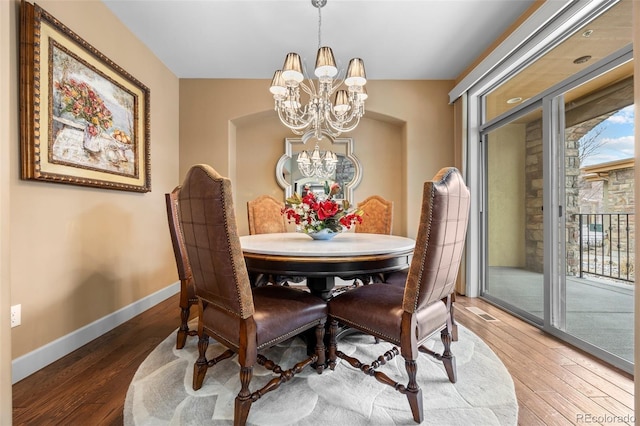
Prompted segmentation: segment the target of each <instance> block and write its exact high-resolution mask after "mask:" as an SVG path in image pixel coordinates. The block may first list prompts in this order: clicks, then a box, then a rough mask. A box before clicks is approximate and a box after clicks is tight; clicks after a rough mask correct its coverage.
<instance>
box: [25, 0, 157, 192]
mask: <svg viewBox="0 0 640 426" xmlns="http://www.w3.org/2000/svg"><path fill="white" fill-rule="evenodd" d="M149 97H150V92H149V89H148V88H147V87H145V86H144V85H143V84H142V83H140V82H139V81H138V80H136V79H135V78H134V77H133V76H131V75H130V74H129V73H127V72H126V71H125V70H124V69H122V68H121V67H120V66H118V65H116V64H115V63H114V62H113V61H111V60H110V59H109V58H107V57H106V56H105V55H103V54H102V53H100V52H99V51H98V50H97V49H96V48H94V47H93V46H91V45H90V44H89V43H87V42H86V41H85V40H83V39H82V38H81V37H80V36H78V35H77V34H76V33H74V32H73V31H71V30H70V29H69V28H67V27H66V26H65V25H63V24H62V23H61V22H60V21H58V20H57V19H56V18H54V17H53V16H51V15H50V14H49V13H47V12H46V11H45V10H43V9H42V8H41V7H39V6H38V5H34V4H31V3H27V2H25V1H23V2H22V3H21V28H20V103H21V104H20V131H21V134H20V142H21V158H22V164H21V166H22V168H21V177H22V179H29V180H41V181H47V182H58V183H68V184H74V185H82V186H91V187H97V188H107V189H118V190H124V191H136V192H149V191H151V167H150V166H151V164H150V162H151V160H150V153H149V148H150V128H149V121H150V120H149V117H150V103H149V102H150V101H149Z"/></svg>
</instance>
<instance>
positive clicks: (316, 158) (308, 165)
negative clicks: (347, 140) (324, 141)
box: [296, 142, 338, 179]
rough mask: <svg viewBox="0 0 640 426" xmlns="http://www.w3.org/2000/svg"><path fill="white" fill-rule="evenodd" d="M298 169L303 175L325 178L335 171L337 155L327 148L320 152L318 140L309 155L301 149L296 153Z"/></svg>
mask: <svg viewBox="0 0 640 426" xmlns="http://www.w3.org/2000/svg"><path fill="white" fill-rule="evenodd" d="M296 161H297V162H298V170H300V173H302V176H304V177H307V178H308V177H314V176H315V177H316V178H319V179H326V178H328V177H331V176H333V173H334V172H335V171H336V164H338V156H337V155H336V154H335V153H334V152H331V151H329V150H327V151H325V152H324V154H322V153H321V152H320V148H319V147H318V142H316V147H315V148H314V150H313V152H312V153H311V155H309V153H308V152H307V151H302V152H301V153H300V154H298V159H297V160H296Z"/></svg>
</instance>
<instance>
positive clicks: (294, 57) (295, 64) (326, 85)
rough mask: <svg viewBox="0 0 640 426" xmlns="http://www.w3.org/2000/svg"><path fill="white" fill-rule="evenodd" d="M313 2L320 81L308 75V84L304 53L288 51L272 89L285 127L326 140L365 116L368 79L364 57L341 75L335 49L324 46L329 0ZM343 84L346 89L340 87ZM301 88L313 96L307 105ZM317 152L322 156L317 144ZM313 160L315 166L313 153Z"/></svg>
mask: <svg viewBox="0 0 640 426" xmlns="http://www.w3.org/2000/svg"><path fill="white" fill-rule="evenodd" d="M311 4H312V5H313V6H314V7H316V8H318V55H317V57H316V67H315V70H314V74H315V76H316V77H317V81H313V80H312V79H311V78H310V77H307V83H306V84H305V83H304V78H305V75H304V74H303V67H302V61H301V59H300V55H298V54H297V53H288V54H287V56H286V58H285V61H284V65H283V67H282V69H281V70H277V71H276V72H275V74H274V76H273V80H272V82H271V87H270V89H269V91H270V92H271V93H272V94H273V98H274V99H275V110H276V111H277V112H278V117H280V121H282V123H283V124H284V125H285V126H287V127H288V128H290V129H291V130H292V131H293V133H295V134H296V135H303V134H306V133H313V135H314V136H315V137H316V139H322V136H323V133H326V134H328V135H331V136H333V137H336V136H338V135H340V133H342V132H349V131H351V130H353V129H355V128H356V126H357V125H358V123H359V122H360V117H362V116H363V115H364V101H365V100H366V99H367V92H366V90H365V87H364V85H365V84H366V83H367V78H366V76H365V71H364V62H363V61H362V59H360V58H353V59H351V60H350V61H349V66H348V68H347V72H346V75H345V77H344V80H341V79H339V78H338V74H339V73H338V68H337V67H336V61H335V58H334V56H333V51H332V50H331V48H330V47H327V46H322V32H321V28H322V12H321V11H322V7H323V6H325V5H326V4H327V0H311ZM343 84H344V86H345V88H343V89H340V88H341V87H342V86H343ZM300 88H302V90H303V91H304V92H305V93H307V95H308V96H309V100H308V103H307V104H306V105H303V104H302V101H301V98H300ZM338 89H339V90H338ZM334 93H335V96H333V95H334ZM332 97H333V100H332ZM316 151H317V153H318V156H320V152H319V150H317V147H316ZM316 151H314V154H315V153H316ZM334 155H335V154H334ZM310 161H311V165H312V166H313V161H314V159H313V154H312V155H311V160H310ZM325 164H326V162H325ZM334 168H335V165H334Z"/></svg>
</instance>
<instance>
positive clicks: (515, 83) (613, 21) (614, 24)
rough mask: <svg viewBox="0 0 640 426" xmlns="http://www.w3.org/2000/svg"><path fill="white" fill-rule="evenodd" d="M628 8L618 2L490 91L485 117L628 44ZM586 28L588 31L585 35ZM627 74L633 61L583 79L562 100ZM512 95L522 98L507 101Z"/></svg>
mask: <svg viewBox="0 0 640 426" xmlns="http://www.w3.org/2000/svg"><path fill="white" fill-rule="evenodd" d="M631 9H632V0H623V1H621V2H619V3H618V4H616V5H615V6H613V7H612V8H611V9H609V10H608V11H607V12H606V13H604V14H602V15H601V16H599V17H598V18H596V19H595V20H593V21H592V22H590V23H589V24H587V25H585V26H584V27H582V28H580V29H579V30H578V31H576V32H575V33H574V34H573V35H571V36H570V37H569V38H567V39H566V40H565V41H563V42H562V43H560V44H559V45H558V46H556V47H555V48H554V49H552V50H550V51H549V52H548V53H546V54H545V55H544V56H543V57H541V58H540V59H538V60H537V61H536V62H534V63H532V64H530V65H529V66H528V67H527V68H526V69H525V70H523V71H522V72H521V73H519V74H517V75H515V76H514V77H513V78H511V79H510V80H509V81H507V82H506V83H504V84H502V85H501V86H500V87H498V88H497V89H496V90H494V91H493V92H492V93H490V94H489V96H488V97H487V109H488V113H487V117H488V119H492V118H495V117H497V116H499V115H500V114H502V113H504V112H506V111H508V110H509V109H511V108H513V107H515V106H517V105H518V104H519V103H520V102H524V101H526V100H527V99H529V98H531V97H533V96H535V95H537V94H539V93H541V92H543V91H545V90H546V89H549V88H550V87H552V86H554V85H555V84H557V83H559V82H561V81H562V80H564V79H566V78H568V77H570V76H571V75H574V74H576V73H578V72H579V71H581V70H582V69H584V68H586V67H588V66H590V65H592V64H594V63H595V62H597V61H599V60H600V59H603V58H605V57H607V56H608V55H610V54H612V53H614V52H616V51H617V50H619V49H621V48H623V47H625V46H627V45H628V44H631V42H632V10H631ZM587 31H591V33H590V35H589V36H588V37H585V33H586V32H587ZM587 34H588V33H587ZM584 56H591V58H590V59H589V60H588V61H587V62H584V63H579V64H576V63H574V61H575V60H576V59H577V58H580V57H584ZM630 76H633V64H632V63H627V64H625V65H622V66H620V67H618V68H617V69H615V70H613V71H611V72H609V73H607V74H606V75H605V76H603V77H600V78H598V79H595V80H592V81H590V82H587V83H586V84H583V85H582V86H580V87H579V88H576V89H574V90H572V91H571V92H569V93H567V94H566V95H565V102H567V103H570V102H572V101H575V100H577V99H579V98H581V97H582V96H585V95H586V94H588V93H591V92H593V91H595V90H597V89H600V88H602V87H607V86H609V85H611V84H614V83H616V82H619V81H622V80H624V79H626V78H628V77H630ZM514 98H521V99H522V100H521V101H520V102H517V103H507V101H508V100H510V99H514Z"/></svg>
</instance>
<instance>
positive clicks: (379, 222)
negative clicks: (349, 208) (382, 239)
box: [356, 195, 393, 235]
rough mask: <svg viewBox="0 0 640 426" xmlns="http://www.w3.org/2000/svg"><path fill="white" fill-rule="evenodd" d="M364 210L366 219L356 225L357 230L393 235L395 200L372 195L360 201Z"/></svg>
mask: <svg viewBox="0 0 640 426" xmlns="http://www.w3.org/2000/svg"><path fill="white" fill-rule="evenodd" d="M360 209H362V210H363V211H364V221H363V222H362V223H359V224H358V225H356V232H366V233H369V234H386V235H391V229H392V226H393V201H388V200H385V199H384V198H382V197H381V196H379V195H372V196H370V197H367V198H365V199H364V200H362V201H361V202H359V203H358V210H360Z"/></svg>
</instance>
